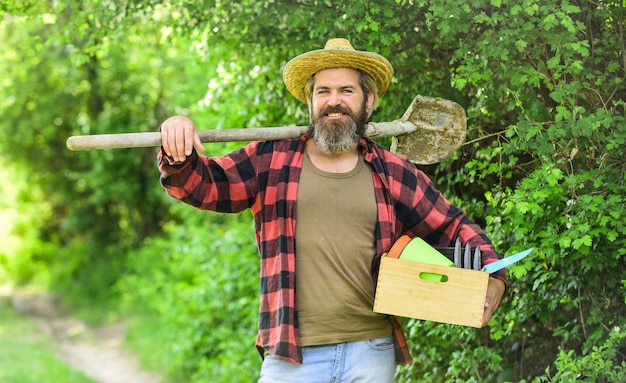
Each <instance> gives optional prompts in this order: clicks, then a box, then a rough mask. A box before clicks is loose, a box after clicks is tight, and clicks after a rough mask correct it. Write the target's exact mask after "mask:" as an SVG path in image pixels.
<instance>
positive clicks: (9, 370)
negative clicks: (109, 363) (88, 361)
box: [0, 301, 93, 383]
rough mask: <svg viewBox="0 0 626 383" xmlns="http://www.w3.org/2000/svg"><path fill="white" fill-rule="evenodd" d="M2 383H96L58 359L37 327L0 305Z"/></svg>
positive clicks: (31, 321)
mask: <svg viewBox="0 0 626 383" xmlns="http://www.w3.org/2000/svg"><path fill="white" fill-rule="evenodd" d="M0 382H3V383H32V382H64V383H93V381H92V380H90V379H88V378H87V377H86V376H85V375H84V374H82V373H81V372H78V371H76V370H73V369H72V368H71V367H70V366H68V365H67V364H66V363H65V362H63V361H62V360H61V359H59V358H58V357H57V355H56V352H55V350H54V347H53V345H52V343H51V341H50V340H49V339H48V338H47V337H46V336H45V334H43V333H42V331H41V330H40V328H39V326H38V325H37V323H36V322H35V321H34V320H33V319H32V318H29V317H25V316H22V315H20V314H19V313H17V312H16V311H15V310H14V309H13V308H11V307H10V306H8V305H7V304H2V302H1V301H0Z"/></svg>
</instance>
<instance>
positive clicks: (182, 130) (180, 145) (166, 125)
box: [161, 116, 204, 163]
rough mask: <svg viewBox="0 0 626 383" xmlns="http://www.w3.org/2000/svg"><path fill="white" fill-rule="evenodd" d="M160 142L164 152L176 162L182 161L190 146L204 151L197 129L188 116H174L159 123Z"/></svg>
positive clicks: (190, 148) (189, 152)
mask: <svg viewBox="0 0 626 383" xmlns="http://www.w3.org/2000/svg"><path fill="white" fill-rule="evenodd" d="M161 142H162V145H163V150H164V151H165V154H167V155H168V156H170V157H172V159H173V160H174V161H175V162H177V163H180V162H184V161H185V159H186V158H187V156H189V155H191V151H192V148H196V150H197V151H200V152H204V146H202V142H201V141H200V136H198V130H197V129H196V126H195V125H194V123H193V121H191V120H190V119H189V118H188V117H185V116H174V117H170V118H168V119H167V120H165V121H164V122H163V123H162V124H161Z"/></svg>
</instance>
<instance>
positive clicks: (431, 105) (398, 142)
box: [66, 95, 467, 165]
mask: <svg viewBox="0 0 626 383" xmlns="http://www.w3.org/2000/svg"><path fill="white" fill-rule="evenodd" d="M466 126H467V121H466V116H465V110H464V109H463V107H461V106H460V105H459V104H457V103H455V102H453V101H450V100H446V99H442V98H435V97H426V96H420V95H418V96H416V97H415V98H414V99H413V101H412V102H411V105H409V108H408V109H407V110H406V112H405V113H404V115H403V116H402V118H400V119H399V120H394V121H391V122H370V123H369V124H368V126H367V129H366V131H365V135H367V136H368V137H370V138H376V137H389V136H392V137H393V138H392V145H391V151H392V152H394V153H397V154H400V155H403V156H405V157H407V158H408V159H409V161H411V162H413V163H415V164H420V165H429V164H434V163H437V162H440V161H442V160H444V159H445V158H446V157H448V156H449V155H450V154H452V152H454V151H455V150H456V149H457V148H458V147H459V146H461V144H462V143H463V141H464V140H465V131H466ZM308 129H309V128H308V126H286V127H274V128H245V129H224V130H200V131H198V135H199V136H200V140H201V141H202V142H204V143H206V142H230V141H271V140H282V139H287V138H296V137H300V136H301V135H302V134H304V133H306V131H307V130H308ZM66 145H67V148H68V149H70V150H94V149H115V148H143V147H153V146H161V133H160V132H144V133H120V134H96V135H84V136H72V137H69V138H68V139H67V142H66Z"/></svg>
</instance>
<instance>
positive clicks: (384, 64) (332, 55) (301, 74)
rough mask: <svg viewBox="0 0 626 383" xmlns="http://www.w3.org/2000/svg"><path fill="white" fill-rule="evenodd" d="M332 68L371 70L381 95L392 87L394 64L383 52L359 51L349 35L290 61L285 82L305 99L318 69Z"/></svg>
mask: <svg viewBox="0 0 626 383" xmlns="http://www.w3.org/2000/svg"><path fill="white" fill-rule="evenodd" d="M331 68H353V69H359V70H362V71H363V72H366V73H368V74H369V75H370V76H372V78H373V79H374V81H376V83H377V84H378V97H381V96H382V95H383V94H384V93H385V92H386V91H387V88H388V87H389V83H391V79H392V78H393V67H392V66H391V64H390V63H389V61H388V60H387V59H386V58H384V57H383V56H381V55H379V54H377V53H372V52H365V51H357V50H355V49H354V48H353V47H352V44H350V42H349V41H348V40H346V39H330V40H328V42H327V43H326V46H325V47H324V49H318V50H315V51H311V52H307V53H303V54H301V55H299V56H297V57H294V58H293V59H291V61H289V62H288V63H287V65H286V66H285V70H284V71H283V79H284V81H285V85H286V86H287V89H288V90H289V92H291V94H293V95H294V96H295V97H296V98H297V99H298V100H300V101H302V102H303V103H305V104H306V103H307V100H306V99H305V97H304V87H305V86H306V83H307V81H309V78H311V76H313V75H314V74H315V73H317V72H319V71H321V70H324V69H331Z"/></svg>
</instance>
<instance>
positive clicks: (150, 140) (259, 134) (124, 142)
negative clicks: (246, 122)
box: [66, 121, 415, 150]
mask: <svg viewBox="0 0 626 383" xmlns="http://www.w3.org/2000/svg"><path fill="white" fill-rule="evenodd" d="M307 130H308V127H307V126H283V127H274V128H247V129H224V130H200V131H198V135H199V136H200V140H201V141H202V142H235V141H272V140H283V139H287V138H296V137H300V136H301V135H302V134H304V133H306V131H307ZM414 130H415V125H413V124H412V123H410V122H407V121H392V122H380V123H370V124H369V125H368V128H367V131H366V134H367V135H368V136H370V137H385V136H396V135H400V134H405V133H410V132H412V131H414ZM66 145H67V148H68V149H70V150H94V149H119V148H145V147H153V146H161V133H160V132H146V133H119V134H95V135H90V136H72V137H69V138H68V139H67V142H66Z"/></svg>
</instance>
